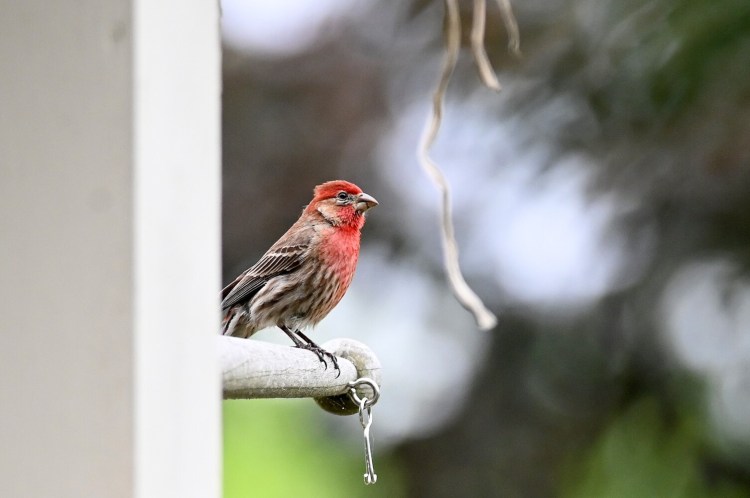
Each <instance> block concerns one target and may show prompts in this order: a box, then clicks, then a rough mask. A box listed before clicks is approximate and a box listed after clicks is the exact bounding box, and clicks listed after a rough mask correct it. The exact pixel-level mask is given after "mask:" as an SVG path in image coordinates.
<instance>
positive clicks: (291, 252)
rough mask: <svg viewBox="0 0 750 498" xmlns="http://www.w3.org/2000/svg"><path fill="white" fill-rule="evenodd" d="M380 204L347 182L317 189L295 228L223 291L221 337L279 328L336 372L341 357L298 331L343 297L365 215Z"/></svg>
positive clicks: (239, 335) (322, 316)
mask: <svg viewBox="0 0 750 498" xmlns="http://www.w3.org/2000/svg"><path fill="white" fill-rule="evenodd" d="M377 205H378V201H376V200H375V199H374V198H373V197H371V196H369V195H367V194H365V193H364V192H362V189H360V188H359V187H357V186H356V185H354V184H352V183H349V182H345V181H342V180H336V181H330V182H326V183H323V184H322V185H318V186H317V187H315V190H314V195H313V199H312V201H311V202H310V204H308V205H307V206H306V207H305V208H304V210H303V211H302V215H301V216H300V217H299V219H298V220H297V221H296V222H295V223H294V225H292V226H291V228H289V230H287V232H286V233H285V234H284V235H282V236H281V238H280V239H279V240H278V241H276V243H275V244H274V245H272V246H271V248H270V249H269V250H268V251H267V252H266V253H265V254H264V255H263V257H261V258H260V260H259V261H258V262H257V263H255V264H254V265H253V266H251V267H250V268H249V269H248V270H246V271H245V272H243V273H242V274H241V275H240V276H238V277H237V278H236V279H234V281H233V282H232V283H230V284H229V285H227V286H226V287H225V288H224V290H223V291H222V293H221V296H222V299H223V301H222V303H221V308H222V311H223V313H224V318H223V320H222V333H223V334H224V335H232V336H238V337H250V336H251V335H253V334H254V333H255V332H257V331H258V330H261V329H264V328H267V327H272V326H274V325H275V326H277V327H279V328H280V329H281V330H283V331H284V333H286V335H288V336H289V338H290V339H291V340H292V341H293V342H294V344H295V345H296V346H297V347H298V348H303V349H309V350H310V351H312V352H314V353H315V354H316V355H318V358H319V359H320V361H322V362H323V363H324V364H325V365H326V366H327V365H328V364H327V363H326V361H325V356H328V357H330V358H331V361H332V363H333V365H334V367H335V368H336V369H337V370H338V363H337V361H336V357H335V356H334V355H333V354H331V353H329V352H327V351H325V350H323V349H322V348H321V347H320V346H318V345H317V344H315V343H314V342H313V341H312V340H311V339H310V338H308V337H307V336H306V335H305V334H304V333H302V332H301V331H300V329H302V328H305V327H311V326H313V325H316V324H317V323H318V322H319V321H321V320H322V319H323V318H325V316H326V315H327V314H328V313H329V312H330V311H331V310H332V309H333V308H334V306H336V305H337V304H338V302H339V301H341V298H342V297H344V293H345V292H346V289H347V288H348V287H349V284H350V283H351V281H352V277H353V276H354V270H355V268H356V266H357V258H358V257H359V237H360V230H361V229H362V226H363V225H364V224H365V216H364V213H365V211H367V210H368V209H370V208H371V207H374V206H377Z"/></svg>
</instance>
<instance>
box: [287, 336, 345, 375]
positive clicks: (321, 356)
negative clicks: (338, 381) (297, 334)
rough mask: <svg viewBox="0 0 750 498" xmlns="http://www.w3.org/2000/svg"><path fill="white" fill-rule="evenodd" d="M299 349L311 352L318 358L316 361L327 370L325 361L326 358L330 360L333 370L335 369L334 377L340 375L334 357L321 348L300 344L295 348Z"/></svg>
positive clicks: (337, 363)
mask: <svg viewBox="0 0 750 498" xmlns="http://www.w3.org/2000/svg"><path fill="white" fill-rule="evenodd" d="M297 347H298V348H300V349H307V350H308V351H312V352H313V353H315V354H316V355H317V357H318V359H319V360H320V361H321V362H322V363H323V365H325V366H326V368H328V362H327V361H326V356H327V357H328V358H330V359H331V363H332V364H333V368H335V369H336V377H338V376H339V375H341V369H340V368H339V362H338V360H337V359H336V355H335V354H333V353H331V352H329V351H326V350H325V349H323V348H321V347H320V346H318V345H316V344H302V345H299V346H297Z"/></svg>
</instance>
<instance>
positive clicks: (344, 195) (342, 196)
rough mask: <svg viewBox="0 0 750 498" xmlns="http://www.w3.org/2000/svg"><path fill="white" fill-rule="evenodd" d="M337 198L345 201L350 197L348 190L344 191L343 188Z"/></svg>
mask: <svg viewBox="0 0 750 498" xmlns="http://www.w3.org/2000/svg"><path fill="white" fill-rule="evenodd" d="M336 198H337V199H338V200H340V201H345V200H347V199H348V198H349V196H348V195H347V194H346V192H344V191H343V190H342V191H341V192H339V193H338V194H336Z"/></svg>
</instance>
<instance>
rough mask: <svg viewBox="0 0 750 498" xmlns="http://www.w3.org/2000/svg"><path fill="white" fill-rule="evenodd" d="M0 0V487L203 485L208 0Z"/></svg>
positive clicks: (214, 9)
mask: <svg viewBox="0 0 750 498" xmlns="http://www.w3.org/2000/svg"><path fill="white" fill-rule="evenodd" d="M0 4H1V5H0V12H2V15H0V33H1V34H0V496H3V497H4V496H8V497H11V496H12V497H19V498H23V497H40V496H50V497H53V496H54V497H56V498H58V497H75V498H79V497H98V496H106V497H114V498H117V497H138V498H146V497H159V498H161V497H201V498H202V497H207V498H216V497H218V496H219V495H220V470H219V458H220V432H219V431H220V405H219V400H220V399H221V391H220V390H221V386H220V376H219V372H218V366H217V361H216V351H215V337H214V336H215V332H216V327H217V323H218V319H219V317H218V292H219V286H220V282H219V230H220V228H219V227H220V225H219V209H220V202H219V195H220V166H219V163H220V161H219V154H220V153H219V144H220V140H219V105H220V101H219V95H220V49H219V34H218V2H211V1H208V2H187V3H185V2H177V1H172V2H162V1H149V0H75V1H74V0H60V1H55V2H48V1H45V0H2V2H0Z"/></svg>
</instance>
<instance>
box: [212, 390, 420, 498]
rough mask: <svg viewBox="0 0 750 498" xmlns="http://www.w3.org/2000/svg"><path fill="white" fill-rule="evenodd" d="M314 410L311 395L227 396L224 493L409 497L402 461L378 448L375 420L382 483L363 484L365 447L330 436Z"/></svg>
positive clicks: (232, 497)
mask: <svg viewBox="0 0 750 498" xmlns="http://www.w3.org/2000/svg"><path fill="white" fill-rule="evenodd" d="M316 410H318V411H319V410H320V409H319V408H317V406H315V405H314V404H313V402H312V401H311V400H251V401H225V402H224V406H223V413H224V416H223V419H224V497H225V498H247V497H254V498H275V497H279V498H282V497H283V498H288V497H291V496H295V497H304V498H315V497H326V498H336V497H341V498H346V497H349V498H354V497H373V496H390V497H393V496H405V492H404V490H403V480H402V477H401V474H400V472H399V469H398V466H397V465H395V464H394V463H393V461H392V459H390V458H389V457H388V455H385V454H383V452H382V451H378V447H377V424H373V429H372V430H373V436H374V438H375V440H374V443H373V444H374V451H375V455H374V463H375V471H376V472H377V474H378V482H377V483H376V484H375V485H373V486H365V484H364V482H363V478H362V475H363V474H364V467H365V460H364V446H359V445H353V444H351V443H350V442H345V441H342V440H340V439H339V440H337V439H335V438H332V437H331V435H330V434H327V433H326V431H325V430H324V429H323V428H322V427H320V426H319V421H320V420H321V419H320V417H319V415H320V414H319V413H314V411H316ZM330 416H331V417H334V422H335V421H337V420H339V419H338V417H336V416H335V415H330ZM340 420H341V421H342V422H344V419H343V418H342V419H340ZM347 425H351V424H347ZM358 428H359V424H358V423H357V425H356V427H355V429H354V430H357V429H358ZM358 435H359V436H360V437H361V434H358ZM362 444H364V443H362Z"/></svg>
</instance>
